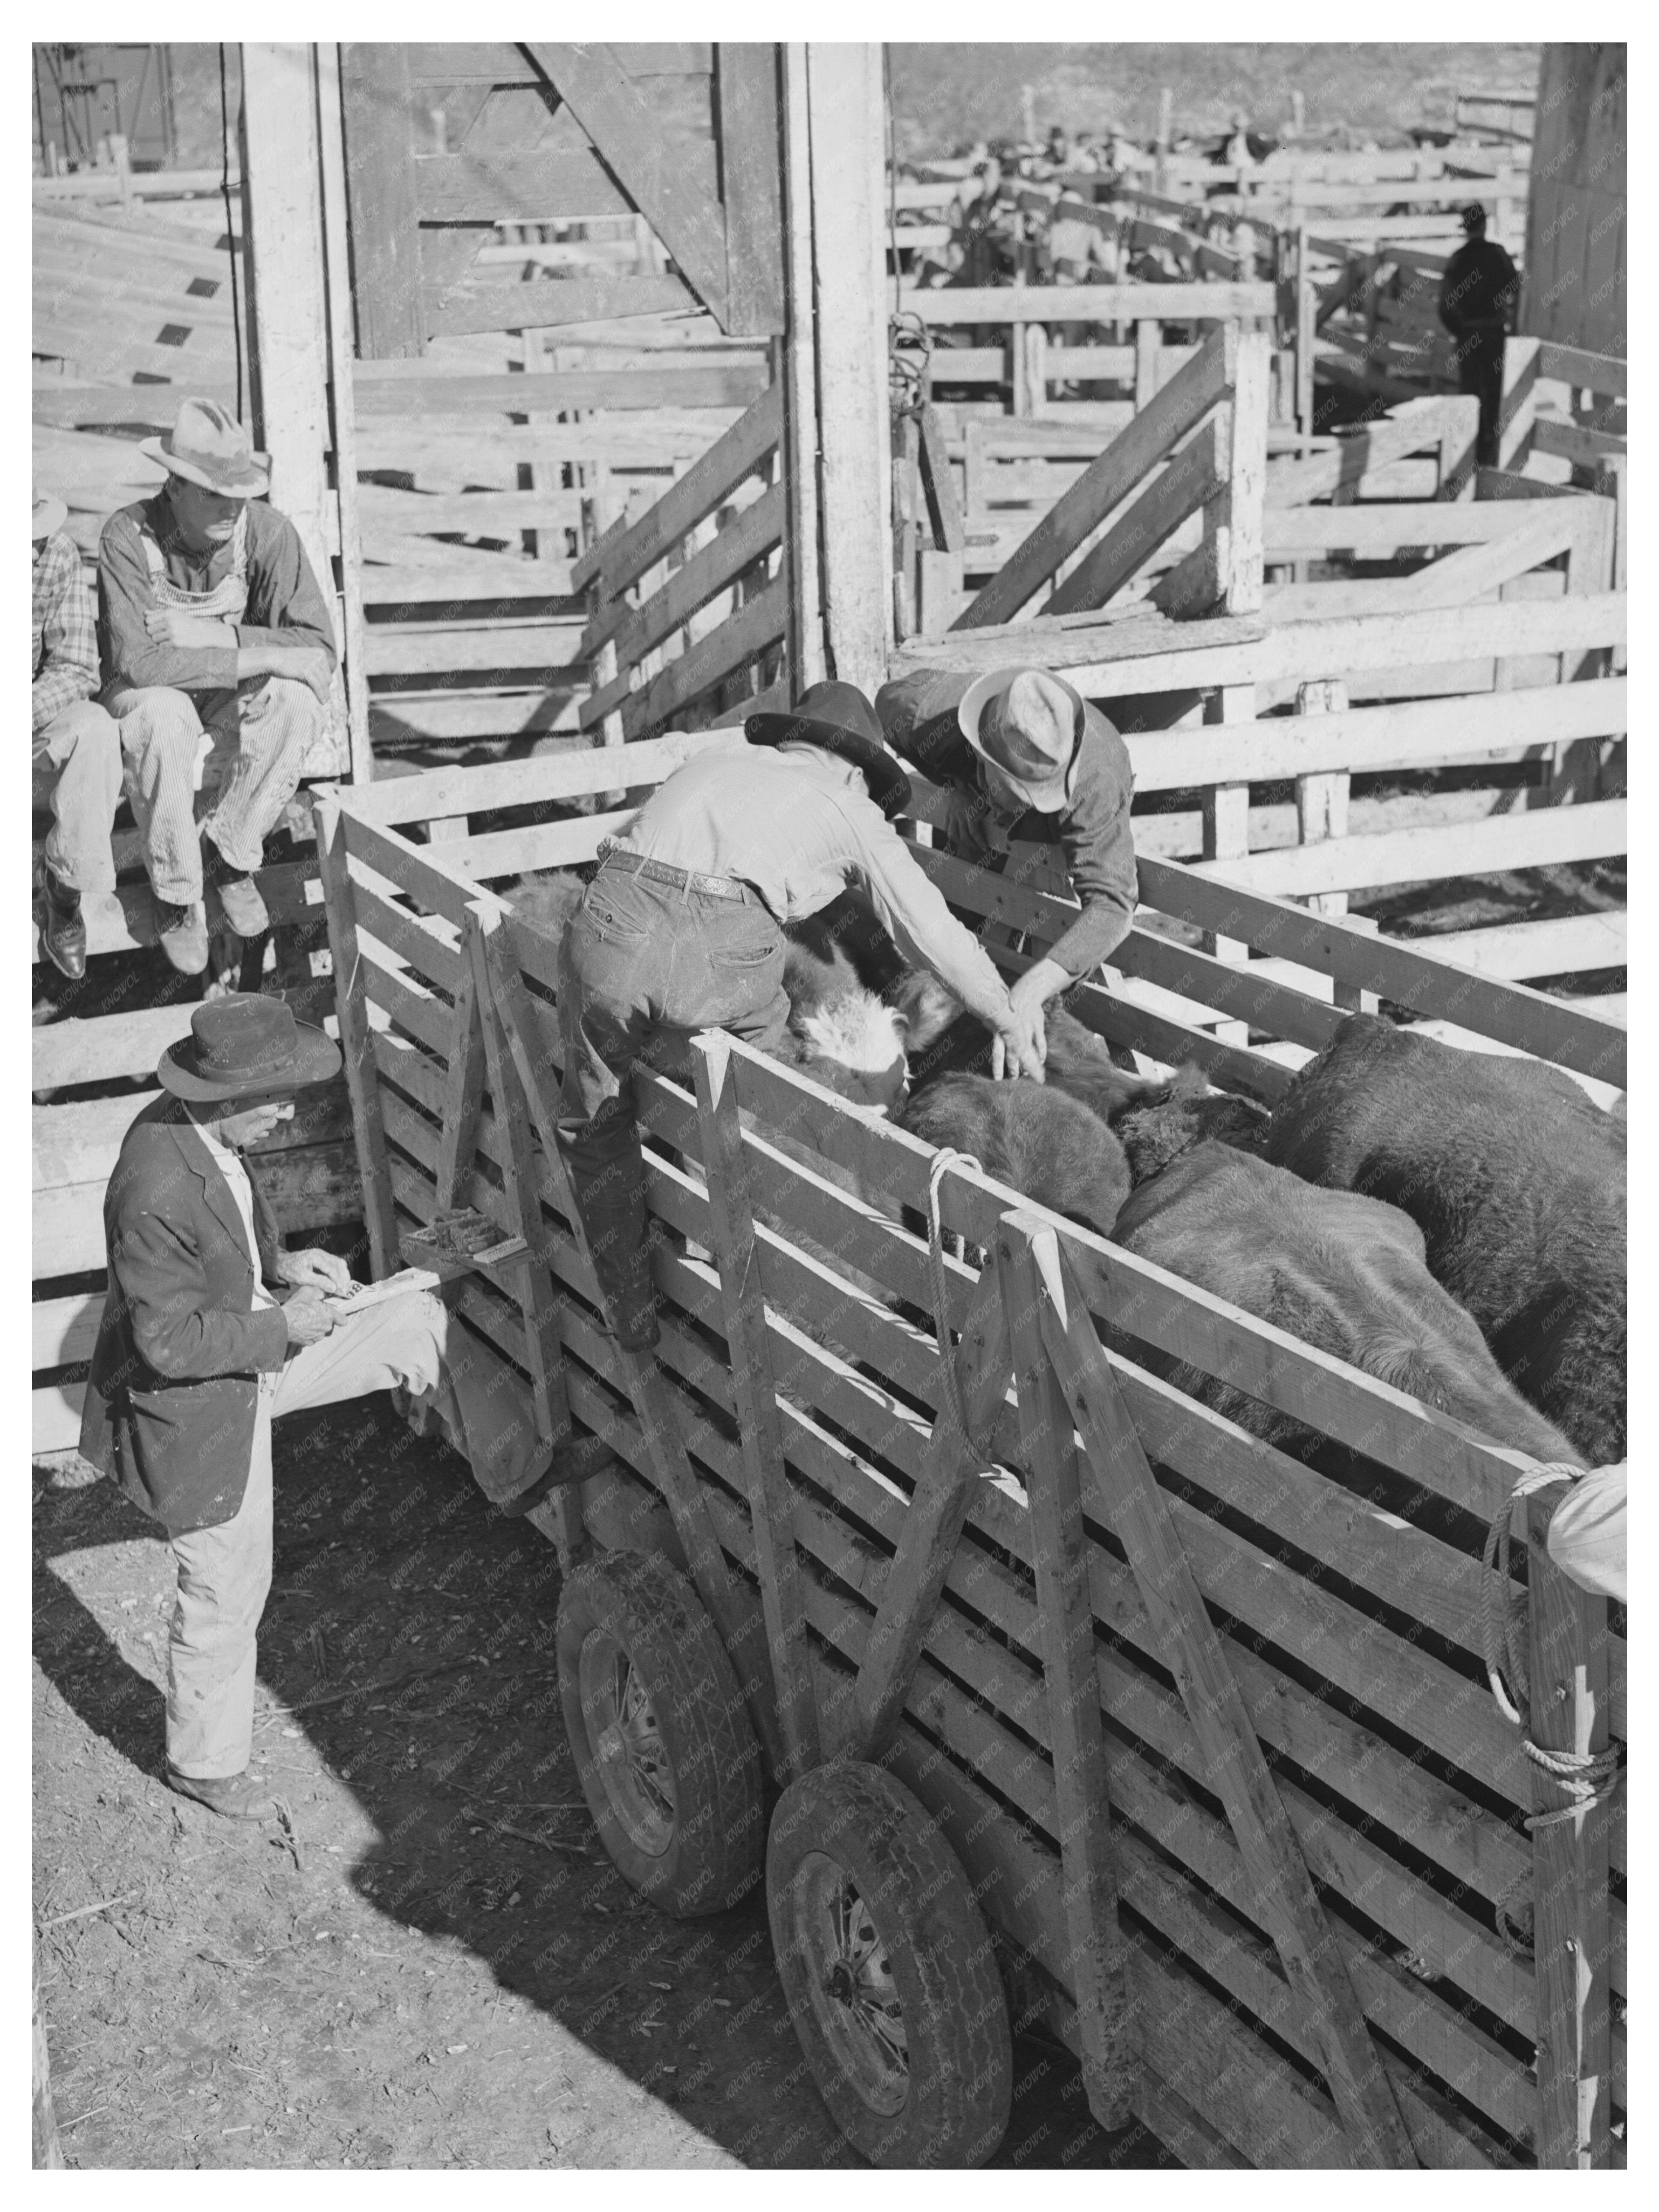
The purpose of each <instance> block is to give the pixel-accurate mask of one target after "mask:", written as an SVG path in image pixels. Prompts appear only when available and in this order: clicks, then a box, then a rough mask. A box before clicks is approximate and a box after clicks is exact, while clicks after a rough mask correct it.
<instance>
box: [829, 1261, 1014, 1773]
mask: <svg viewBox="0 0 1659 2212" xmlns="http://www.w3.org/2000/svg"><path fill="white" fill-rule="evenodd" d="M1012 1357H1013V1355H1012V1351H1011V1350H1010V1347H1009V1342H1008V1329H1007V1322H1006V1318H1005V1316H1004V1314H1003V1309H1002V1300H1001V1297H1000V1294H999V1291H998V1288H997V1280H996V1275H995V1273H994V1270H993V1269H992V1268H989V1267H987V1269H986V1270H985V1273H983V1274H982V1275H981V1278H980V1284H979V1288H978V1290H977V1291H976V1292H975V1296H974V1302H973V1304H972V1305H971V1306H970V1307H969V1312H968V1321H967V1326H966V1327H965V1328H963V1333H962V1343H961V1345H960V1346H958V1348H957V1355H956V1358H957V1381H958V1383H960V1385H961V1389H962V1396H963V1411H964V1412H965V1413H966V1414H967V1416H968V1425H969V1428H970V1429H975V1430H977V1429H978V1428H979V1427H980V1426H981V1424H983V1423H984V1422H986V1421H988V1420H989V1419H990V1418H991V1416H992V1415H993V1414H994V1413H995V1412H996V1410H997V1408H998V1407H999V1406H1000V1405H1001V1403H1002V1401H1003V1400H1004V1398H1005V1397H1006V1395H1007V1391H1008V1378H1009V1374H1010V1370H1011V1366H1012ZM939 1401H940V1402H939V1410H938V1411H937V1413H935V1414H934V1416H933V1435H932V1436H931V1437H929V1438H928V1440H927V1451H926V1452H925V1454H924V1455H923V1457H922V1462H921V1475H920V1477H919V1478H918V1480H917V1482H916V1486H915V1492H913V1493H912V1496H911V1499H910V1506H909V1510H908V1512H907V1513H906V1515H905V1516H904V1522H903V1525H902V1528H900V1530H899V1543H898V1551H897V1553H896V1556H895V1558H894V1560H893V1564H892V1565H891V1566H890V1567H889V1569H888V1570H887V1579H886V1581H885V1583H884V1584H883V1585H882V1592H881V1602H880V1603H879V1605H878V1607H876V1617H875V1620H873V1621H872V1623H871V1626H870V1640H869V1642H868V1643H867V1644H866V1645H865V1648H864V1662H863V1664H862V1665H861V1666H860V1668H859V1676H858V1686H857V1689H856V1691H855V1692H854V1699H853V1705H852V1711H851V1712H850V1714H849V1715H848V1718H847V1720H846V1721H845V1722H844V1723H843V1725H844V1726H845V1728H846V1729H847V1737H846V1741H845V1742H844V1744H843V1745H842V1748H843V1749H844V1750H845V1752H846V1753H847V1755H848V1757H849V1758H852V1759H879V1758H880V1756H881V1754H882V1753H883V1752H884V1750H885V1749H886V1748H887V1746H888V1744H889V1743H890V1741H891V1740H892V1735H893V1731H894V1729H896V1727H897V1726H898V1722H899V1715H900V1714H901V1713H902V1711H903V1710H904V1700H905V1699H906V1698H907V1697H908V1694H909V1690H910V1684H911V1682H912V1681H913V1680H914V1679H915V1671H916V1662H917V1660H918V1659H919V1658H920V1657H921V1647H922V1645H923V1644H924V1643H925V1642H926V1641H927V1631H928V1629H929V1627H930V1626H932V1623H933V1614H934V1612H935V1610H936V1609H937V1607H938V1605H939V1595H940V1593H941V1591H942V1590H943V1589H944V1588H945V1577H946V1575H947V1574H948V1573H949V1572H950V1571H951V1560H952V1559H953V1558H954V1557H955V1556H956V1548H957V1539H958V1538H959V1537H960V1535H961V1534H962V1527H963V1522H964V1521H965V1520H966V1519H967V1517H968V1507H969V1501H970V1499H971V1498H972V1496H973V1488H974V1484H975V1481H976V1480H977V1479H978V1474H979V1468H980V1465H981V1462H980V1460H979V1457H978V1455H977V1454H976V1453H975V1449H974V1446H973V1440H972V1438H971V1437H964V1436H963V1433H962V1431H961V1430H960V1429H959V1428H958V1427H957V1423H956V1419H955V1417H954V1415H953V1414H952V1413H951V1401H950V1396H949V1394H948V1392H947V1391H946V1389H945V1387H944V1378H943V1377H942V1376H941V1378H940V1390H939Z"/></svg>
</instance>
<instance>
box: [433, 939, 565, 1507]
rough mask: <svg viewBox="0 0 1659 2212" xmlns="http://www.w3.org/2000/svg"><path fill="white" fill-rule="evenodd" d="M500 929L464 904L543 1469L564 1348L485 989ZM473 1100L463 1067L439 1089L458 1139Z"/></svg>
mask: <svg viewBox="0 0 1659 2212" xmlns="http://www.w3.org/2000/svg"><path fill="white" fill-rule="evenodd" d="M502 926H503V916H502V913H501V908H500V907H499V906H497V905H496V904H495V902H494V901H493V900H491V901H490V902H489V903H488V904H487V905H486V904H485V902H483V900H481V899H480V900H472V901H470V902H469V903H468V906H467V909H466V924H465V930H464V932H463V937H462V950H463V951H464V953H465V957H466V958H467V960H468V961H469V962H470V963H471V969H472V996H473V1011H474V1012H476V1017H477V1023H478V1026H479V1028H480V1029H481V1030H482V1031H483V1052H484V1064H485V1066H486V1068H487V1070H488V1072H489V1093H490V1097H492V1098H493V1099H494V1101H495V1126H496V1127H497V1128H498V1129H499V1130H500V1132H501V1137H502V1139H503V1141H504V1142H505V1144H506V1146H507V1158H506V1159H505V1161H504V1162H503V1163H502V1170H503V1172H502V1177H501V1181H502V1187H503V1190H504V1193H505V1195H506V1199H507V1219H508V1221H509V1222H510V1223H511V1225H512V1228H513V1234H514V1235H515V1236H518V1237H523V1239H524V1241H525V1243H526V1247H527V1248H528V1249H527V1250H526V1253H525V1255H524V1257H523V1259H522V1260H519V1261H507V1263H506V1266H505V1267H504V1268H503V1272H504V1273H505V1272H507V1269H511V1271H512V1273H513V1275H514V1276H515V1277H516V1278H517V1279H518V1281H519V1283H520V1291H519V1310H520V1312H521V1313H522V1315H523V1316H524V1333H525V1342H526V1352H527V1354H528V1357H529V1365H530V1380H531V1384H532V1389H533V1391H534V1395H535V1401H536V1418H537V1419H538V1422H539V1423H541V1424H542V1437H543V1441H544V1444H545V1445H546V1448H547V1455H548V1462H549V1465H551V1464H552V1463H553V1462H555V1461H556V1460H557V1458H558V1457H559V1455H561V1453H562V1452H564V1451H566V1450H568V1447H569V1445H570V1443H571V1442H572V1431H571V1419H570V1398H569V1394H568V1390H567V1389H566V1388H565V1379H564V1347H563V1346H562V1343H561V1341H560V1338H559V1331H558V1323H557V1320H556V1314H555V1310H554V1304H553V1282H552V1273H551V1270H550V1267H549V1264H548V1259H547V1228H546V1224H545V1222H544V1219H543V1216H542V1200H541V1188H540V1184H539V1182H538V1179H537V1176H536V1165H535V1158H534V1155H533V1153H532V1151H531V1145H530V1115H529V1110H528V1109H529V1101H528V1100H527V1099H526V1097H525V1095H524V1091H523V1086H522V1085H521V1082H520V1076H519V1073H518V1069H517V1067H516V1066H515V1065H514V1062H513V1054H512V1053H511V1051H510V1050H509V1048H508V1046H507V1038H506V1032H505V1024H504V1021H503V1018H502V1013H501V1007H500V1006H499V1005H498V1004H497V1003H496V998H495V992H494V991H493V990H492V988H491V982H492V977H491V973H490V969H491V966H492V964H498V963H499V958H500V951H501V945H500V944H499V943H492V941H491V940H492V939H500V935H501V929H502ZM492 951H493V952H495V955H496V962H495V963H492V962H491V959H490V954H491V952H492ZM458 1042H459V1044H460V1050H461V1053H462V1054H463V1055H465V1053H466V1052H467V1050H468V1048H469V1046H470V1042H471V1040H470V1039H467V1040H465V1041H463V1040H458ZM452 1072H453V1071H452ZM451 1103H453V1105H454V1107H455V1109H456V1112H457V1115H458V1118H459V1121H460V1122H461V1124H462V1127H461V1132H460V1134H461V1136H462V1138H463V1139H464V1137H465V1121H466V1119H467V1117H468V1115H469V1113H470V1114H471V1119H472V1127H473V1130H474V1131H475V1132H476V1130H477V1112H478V1107H479V1104H480V1103H482V1102H481V1100H478V1101H475V1100H474V1099H473V1098H472V1097H471V1095H470V1090H469V1079H468V1074H467V1072H466V1071H465V1069H464V1070H463V1073H462V1075H461V1078H460V1080H459V1082H458V1083H453V1084H452V1085H449V1086H447V1091H446V1098H445V1104H446V1107H448V1106H449V1105H450V1104H451ZM439 1158H440V1165H441V1168H442V1167H443V1165H444V1164H447V1163H448V1162H450V1161H451V1160H452V1159H453V1173H454V1174H455V1175H456V1176H457V1178H458V1179H459V1176H462V1175H466V1174H468V1173H469V1171H470V1168H471V1162H470V1160H465V1161H464V1156H463V1155H462V1154H461V1152H460V1151H459V1146H457V1147H456V1148H455V1150H454V1152H453V1154H452V1153H451V1152H450V1151H449V1150H448V1149H447V1148H441V1151H440V1155H439ZM543 1471H544V1472H545V1469H544V1470H543Z"/></svg>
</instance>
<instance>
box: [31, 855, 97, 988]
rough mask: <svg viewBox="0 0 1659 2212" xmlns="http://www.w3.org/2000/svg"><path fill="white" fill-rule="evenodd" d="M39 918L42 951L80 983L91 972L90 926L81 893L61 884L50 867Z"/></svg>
mask: <svg viewBox="0 0 1659 2212" xmlns="http://www.w3.org/2000/svg"><path fill="white" fill-rule="evenodd" d="M37 920H38V921H39V923H40V950H41V951H43V952H44V953H45V954H46V957H47V959H48V960H50V961H51V963H52V966H53V967H54V968H56V969H57V970H58V973H59V975H67V976H68V977H69V979H70V982H71V983H78V982H79V981H81V978H82V976H83V975H85V974H86V972H87V925H86V922H85V921H84V920H83V919H82V913H81V894H80V892H79V891H77V890H71V889H70V886H69V884H64V883H60V882H59V881H58V878H57V877H56V876H55V875H53V873H52V870H51V869H50V868H47V869H46V871H45V884H44V886H43V895H42V896H41V899H40V907H39V910H38V914H37Z"/></svg>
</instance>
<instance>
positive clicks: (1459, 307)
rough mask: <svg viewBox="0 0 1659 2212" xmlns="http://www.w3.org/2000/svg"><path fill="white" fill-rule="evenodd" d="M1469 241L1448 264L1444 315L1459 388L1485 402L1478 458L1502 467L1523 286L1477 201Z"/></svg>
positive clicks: (1468, 218)
mask: <svg viewBox="0 0 1659 2212" xmlns="http://www.w3.org/2000/svg"><path fill="white" fill-rule="evenodd" d="M1463 228H1464V230H1465V232H1466V233H1467V234H1468V244H1467V245H1465V246H1459V247H1458V249H1457V251H1456V252H1455V253H1454V254H1453V256H1452V258H1451V259H1450V260H1449V262H1448V263H1447V264H1446V273H1445V275H1444V276H1443V277H1442V279H1441V281H1440V319H1441V321H1442V322H1443V324H1444V325H1445V326H1446V328H1447V329H1448V330H1449V331H1450V332H1451V334H1452V337H1453V338H1454V340H1455V343H1456V347H1457V388H1458V390H1459V391H1460V392H1472V393H1473V394H1474V397H1475V398H1477V399H1479V401H1480V438H1479V442H1478V443H1477V445H1476V447H1475V455H1474V457H1475V460H1476V463H1477V464H1478V465H1479V466H1480V467H1481V468H1483V469H1495V468H1496V467H1497V466H1498V414H1499V411H1500V410H1501V408H1502V405H1503V400H1504V337H1505V336H1506V335H1507V333H1508V331H1509V325H1510V316H1511V315H1512V314H1513V313H1515V303H1516V297H1517V295H1518V293H1519V290H1520V285H1521V278H1520V274H1519V272H1518V270H1516V265H1515V264H1514V262H1512V261H1511V260H1510V257H1509V255H1508V254H1507V253H1505V252H1504V249H1503V247H1502V246H1499V245H1498V243H1497V242H1496V240H1492V239H1489V238H1488V237H1487V236H1486V210H1485V208H1483V207H1482V206H1481V205H1480V203H1479V202H1478V201H1477V202H1476V203H1475V204H1474V205H1473V206H1471V207H1468V208H1466V209H1465V210H1463Z"/></svg>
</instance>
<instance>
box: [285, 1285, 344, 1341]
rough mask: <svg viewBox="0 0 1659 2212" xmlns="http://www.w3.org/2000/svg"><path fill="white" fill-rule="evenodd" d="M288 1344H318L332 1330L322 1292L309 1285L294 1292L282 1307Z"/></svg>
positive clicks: (331, 1322) (332, 1322) (330, 1315)
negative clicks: (286, 1327) (286, 1325)
mask: <svg viewBox="0 0 1659 2212" xmlns="http://www.w3.org/2000/svg"><path fill="white" fill-rule="evenodd" d="M283 1321H284V1322H286V1323H287V1324H288V1340H289V1343H290V1344H320V1343H321V1342H322V1340H323V1339H324V1338H325V1336H327V1335H329V1334H331V1332H332V1330H333V1328H334V1316H333V1315H332V1314H331V1312H330V1311H329V1309H328V1302H327V1300H326V1299H325V1297H324V1296H323V1294H322V1292H321V1291H319V1290H317V1289H315V1288H313V1287H312V1286H311V1285H307V1287H306V1288H305V1289H304V1290H302V1291H295V1293H294V1296H293V1297H291V1298H289V1299H288V1300H286V1301H285V1302H284V1304H283Z"/></svg>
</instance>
